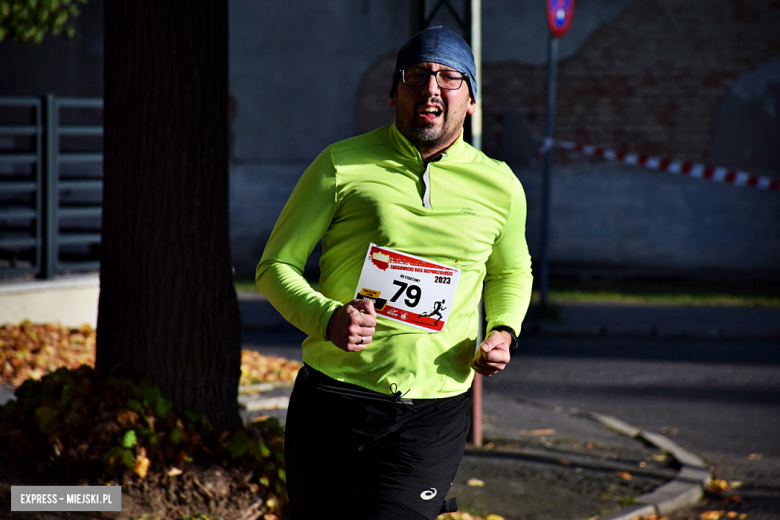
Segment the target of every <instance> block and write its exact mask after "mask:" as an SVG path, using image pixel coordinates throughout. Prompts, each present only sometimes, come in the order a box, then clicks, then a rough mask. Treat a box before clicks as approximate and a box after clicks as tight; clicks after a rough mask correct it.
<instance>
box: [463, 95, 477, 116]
mask: <svg viewBox="0 0 780 520" xmlns="http://www.w3.org/2000/svg"><path fill="white" fill-rule="evenodd" d="M476 111H477V102H476V101H474V98H473V97H471V96H469V108H468V109H467V110H466V112H468V113H469V115H472V116H473V115H474V112H476Z"/></svg>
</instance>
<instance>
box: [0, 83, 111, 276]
mask: <svg viewBox="0 0 780 520" xmlns="http://www.w3.org/2000/svg"><path fill="white" fill-rule="evenodd" d="M102 150H103V100H102V99H100V98H57V97H55V96H53V95H51V94H49V95H45V96H41V97H0V276H2V277H9V276H19V275H34V276H36V277H39V278H46V279H51V278H53V277H54V276H55V275H56V274H62V273H68V272H76V271H85V270H95V269H98V268H99V266H100V225H101V214H102V193H103V166H102V165H103V151H102Z"/></svg>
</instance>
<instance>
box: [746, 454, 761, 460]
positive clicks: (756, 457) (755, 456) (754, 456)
mask: <svg viewBox="0 0 780 520" xmlns="http://www.w3.org/2000/svg"><path fill="white" fill-rule="evenodd" d="M748 460H761V454H760V453H751V454H750V455H748Z"/></svg>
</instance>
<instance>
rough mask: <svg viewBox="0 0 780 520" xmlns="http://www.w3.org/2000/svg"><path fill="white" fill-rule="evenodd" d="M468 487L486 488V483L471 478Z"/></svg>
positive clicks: (467, 483)
mask: <svg viewBox="0 0 780 520" xmlns="http://www.w3.org/2000/svg"><path fill="white" fill-rule="evenodd" d="M466 485H467V486H470V487H485V482H484V481H482V480H479V479H478V478H470V479H468V480H467V481H466Z"/></svg>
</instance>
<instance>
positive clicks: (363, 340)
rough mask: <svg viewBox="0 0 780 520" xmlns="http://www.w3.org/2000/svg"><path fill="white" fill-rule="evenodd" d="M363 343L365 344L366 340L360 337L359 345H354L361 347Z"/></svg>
mask: <svg viewBox="0 0 780 520" xmlns="http://www.w3.org/2000/svg"><path fill="white" fill-rule="evenodd" d="M365 342H366V338H364V337H363V336H360V343H355V344H356V345H362V344H363V343H365Z"/></svg>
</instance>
